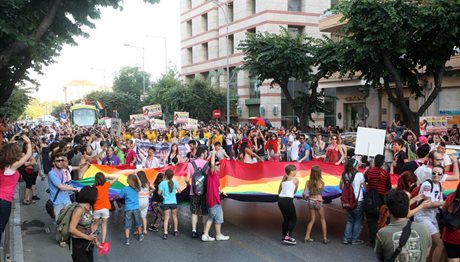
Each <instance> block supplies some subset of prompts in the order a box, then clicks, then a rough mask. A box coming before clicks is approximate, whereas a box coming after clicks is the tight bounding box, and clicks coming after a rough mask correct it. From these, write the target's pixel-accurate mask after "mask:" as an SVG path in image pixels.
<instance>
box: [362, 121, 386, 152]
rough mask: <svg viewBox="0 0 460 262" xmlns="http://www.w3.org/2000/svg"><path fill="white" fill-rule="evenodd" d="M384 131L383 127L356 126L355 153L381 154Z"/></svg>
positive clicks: (383, 144) (383, 143)
mask: <svg viewBox="0 0 460 262" xmlns="http://www.w3.org/2000/svg"><path fill="white" fill-rule="evenodd" d="M385 133H386V132H385V130H383V129H374V128H365V127H358V133H357V135H356V147H355V154H357V155H363V156H372V157H374V156H375V155H378V154H383V149H384V146H385Z"/></svg>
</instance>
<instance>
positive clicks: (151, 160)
mask: <svg viewBox="0 0 460 262" xmlns="http://www.w3.org/2000/svg"><path fill="white" fill-rule="evenodd" d="M155 151H156V149H155V147H153V146H152V147H149V150H148V152H147V157H146V158H145V160H144V162H143V163H142V167H143V168H158V167H160V160H159V159H158V158H157V157H156V156H155Z"/></svg>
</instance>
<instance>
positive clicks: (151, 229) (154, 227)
mask: <svg viewBox="0 0 460 262" xmlns="http://www.w3.org/2000/svg"><path fill="white" fill-rule="evenodd" d="M159 228H160V227H158V226H155V225H150V226H149V228H148V230H149V231H153V232H158V229H159Z"/></svg>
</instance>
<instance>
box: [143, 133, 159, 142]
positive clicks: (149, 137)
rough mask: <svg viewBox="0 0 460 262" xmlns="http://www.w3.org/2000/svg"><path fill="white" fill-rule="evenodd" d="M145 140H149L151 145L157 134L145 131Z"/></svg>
mask: <svg viewBox="0 0 460 262" xmlns="http://www.w3.org/2000/svg"><path fill="white" fill-rule="evenodd" d="M146 135H147V138H148V139H149V140H150V142H152V143H153V141H155V139H156V138H157V134H156V133H155V132H154V131H147V132H146Z"/></svg>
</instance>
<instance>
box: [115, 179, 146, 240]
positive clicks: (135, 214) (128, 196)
mask: <svg viewBox="0 0 460 262" xmlns="http://www.w3.org/2000/svg"><path fill="white" fill-rule="evenodd" d="M128 185H129V186H126V187H124V188H123V189H121V192H120V194H119V195H118V197H119V198H124V199H125V206H124V210H125V219H124V227H125V245H127V246H129V244H130V243H129V230H130V229H131V226H132V222H133V221H132V219H133V218H134V223H135V224H136V228H137V232H138V234H139V236H138V240H139V241H142V240H144V234H142V223H141V213H140V211H139V190H140V186H139V180H138V178H137V176H136V175H134V174H130V175H129V176H128Z"/></svg>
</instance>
